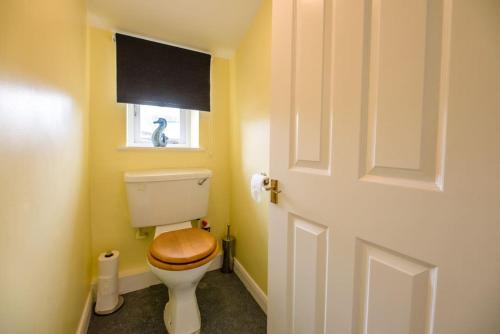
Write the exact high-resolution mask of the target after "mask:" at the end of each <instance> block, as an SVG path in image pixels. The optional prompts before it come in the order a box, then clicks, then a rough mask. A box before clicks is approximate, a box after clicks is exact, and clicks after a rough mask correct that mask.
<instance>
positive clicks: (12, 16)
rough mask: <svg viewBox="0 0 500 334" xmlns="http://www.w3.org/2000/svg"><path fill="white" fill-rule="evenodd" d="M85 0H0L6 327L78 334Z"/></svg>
mask: <svg viewBox="0 0 500 334" xmlns="http://www.w3.org/2000/svg"><path fill="white" fill-rule="evenodd" d="M85 21H86V1H84V0H45V1H27V0H2V1H0V185H1V187H0V263H1V270H0V300H1V302H0V333H50V334H54V333H64V334H66V333H74V332H75V330H76V328H77V325H78V321H79V319H80V316H81V314H82V309H83V305H84V302H85V299H86V297H87V295H88V292H89V288H90V229H89V191H88V168H87V165H88V161H87V135H88V113H87V105H86V101H87V99H86V71H85V62H86V22H85Z"/></svg>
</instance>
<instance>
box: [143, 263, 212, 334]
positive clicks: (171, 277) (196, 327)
mask: <svg viewBox="0 0 500 334" xmlns="http://www.w3.org/2000/svg"><path fill="white" fill-rule="evenodd" d="M211 263H212V261H210V262H208V263H206V264H204V265H202V266H200V267H197V268H193V269H189V270H183V271H169V270H163V269H159V268H156V267H155V266H153V265H151V264H150V263H149V262H148V265H149V268H150V269H151V271H152V272H153V273H154V274H155V275H156V276H157V277H158V278H159V279H160V280H161V281H162V282H163V283H164V284H165V285H166V286H167V288H168V297H169V299H168V303H167V304H166V305H165V310H164V312H163V320H164V322H165V327H166V328H167V330H168V333H169V334H193V333H200V328H201V317H200V310H199V308H198V301H197V299H196V286H197V285H198V282H199V281H200V280H201V278H202V277H203V275H204V274H205V273H206V272H207V270H208V267H209V266H210V264H211Z"/></svg>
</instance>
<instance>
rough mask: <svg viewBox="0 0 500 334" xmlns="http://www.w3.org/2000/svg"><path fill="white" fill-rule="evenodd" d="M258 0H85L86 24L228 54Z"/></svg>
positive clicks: (247, 23) (236, 41)
mask: <svg viewBox="0 0 500 334" xmlns="http://www.w3.org/2000/svg"><path fill="white" fill-rule="evenodd" d="M260 2H261V0H88V11H89V15H88V17H89V24H90V25H91V26H96V27H100V28H105V29H111V30H114V31H121V32H128V33H131V34H135V35H140V36H144V37H148V38H151V39H156V40H160V41H165V42H168V43H173V44H177V45H180V46H185V47H189V48H194V49H199V50H202V51H208V52H210V53H212V54H214V55H217V56H220V57H230V56H231V55H232V53H233V52H234V50H235V49H236V48H237V47H238V44H239V41H240V39H241V38H242V37H243V36H244V34H245V32H246V31H247V28H248V27H249V25H250V22H251V21H252V19H253V17H254V15H255V13H256V12H257V9H258V7H259V5H260Z"/></svg>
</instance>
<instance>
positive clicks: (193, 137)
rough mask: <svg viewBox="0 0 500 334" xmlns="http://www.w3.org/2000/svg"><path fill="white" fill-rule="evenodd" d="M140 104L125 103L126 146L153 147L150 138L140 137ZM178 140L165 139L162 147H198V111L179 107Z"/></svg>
mask: <svg viewBox="0 0 500 334" xmlns="http://www.w3.org/2000/svg"><path fill="white" fill-rule="evenodd" d="M140 113H141V105H140V104H127V126H126V131H127V135H126V139H127V142H126V146H127V147H145V148H151V147H154V146H153V143H152V141H151V140H144V139H143V138H142V137H141V135H140V134H141V117H140ZM179 113H180V114H179V122H180V138H179V142H178V143H177V142H172V141H171V140H170V139H169V140H168V141H167V146H165V147H164V148H200V146H199V111H197V110H187V109H179Z"/></svg>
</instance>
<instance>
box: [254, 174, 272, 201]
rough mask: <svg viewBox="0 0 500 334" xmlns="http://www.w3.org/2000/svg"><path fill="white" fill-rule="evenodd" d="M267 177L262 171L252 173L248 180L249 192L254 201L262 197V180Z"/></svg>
mask: <svg viewBox="0 0 500 334" xmlns="http://www.w3.org/2000/svg"><path fill="white" fill-rule="evenodd" d="M267 179H268V176H267V175H265V174H262V173H259V174H253V175H252V179H251V180H250V193H251V194H252V198H253V199H254V200H255V201H256V202H260V201H261V199H262V192H263V191H265V189H264V181H265V180H267Z"/></svg>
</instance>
